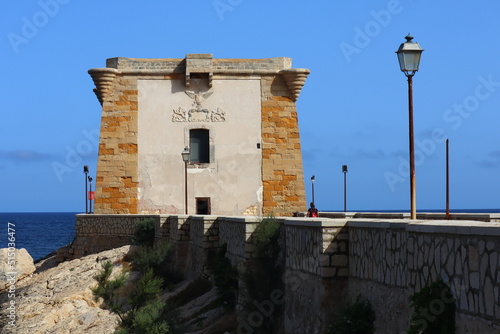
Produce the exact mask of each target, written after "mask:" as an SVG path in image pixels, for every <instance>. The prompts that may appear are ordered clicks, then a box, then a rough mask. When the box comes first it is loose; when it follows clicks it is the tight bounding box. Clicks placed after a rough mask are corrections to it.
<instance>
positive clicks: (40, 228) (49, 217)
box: [0, 209, 500, 260]
mask: <svg viewBox="0 0 500 334" xmlns="http://www.w3.org/2000/svg"><path fill="white" fill-rule="evenodd" d="M321 211H333V210H321ZM337 211H339V210H337ZM352 211H356V212H407V211H408V210H352ZM451 211H452V212H470V213H500V209H477V210H451ZM419 212H444V211H443V210H419ZM75 215H76V212H50V213H49V212H43V213H0V248H6V247H7V246H8V243H9V241H8V237H9V235H8V234H7V233H8V231H7V229H8V227H9V226H8V225H9V224H8V223H11V224H14V226H12V225H10V227H11V228H13V229H14V232H15V235H14V237H15V244H16V248H26V249H27V250H28V252H29V253H30V254H31V256H32V257H33V259H34V260H38V259H41V258H43V257H45V256H47V255H49V254H50V253H52V252H53V251H55V250H57V249H58V248H60V247H63V246H65V245H67V244H69V243H71V242H72V241H73V238H74V237H75Z"/></svg>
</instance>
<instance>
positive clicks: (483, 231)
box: [348, 219, 500, 236]
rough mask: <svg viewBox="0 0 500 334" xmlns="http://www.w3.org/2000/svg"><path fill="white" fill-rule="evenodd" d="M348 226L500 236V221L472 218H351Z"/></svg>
mask: <svg viewBox="0 0 500 334" xmlns="http://www.w3.org/2000/svg"><path fill="white" fill-rule="evenodd" d="M348 225H349V227H354V228H356V227H360V228H381V229H394V228H399V229H406V231H408V232H419V233H443V234H463V235H490V236H500V223H489V222H478V221H474V220H452V221H450V220H432V221H418V220H411V221H408V220H406V219H384V220H383V221H380V220H377V219H352V220H349V221H348Z"/></svg>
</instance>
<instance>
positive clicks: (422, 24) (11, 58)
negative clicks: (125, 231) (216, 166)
mask: <svg viewBox="0 0 500 334" xmlns="http://www.w3.org/2000/svg"><path fill="white" fill-rule="evenodd" d="M0 9H1V13H2V20H1V25H0V27H1V30H0V36H1V37H2V38H1V39H0V51H1V52H0V57H1V61H2V80H1V84H2V89H1V90H0V92H1V93H0V94H1V98H2V107H1V110H2V122H1V126H0V141H1V143H2V145H1V146H0V182H1V185H2V192H1V193H2V194H1V197H0V212H6V211H7V212H8V211H80V212H81V211H84V210H85V209H84V207H85V205H84V204H85V203H84V199H83V196H84V190H83V189H84V175H83V172H82V168H83V165H84V164H87V165H89V166H90V169H91V175H92V176H94V173H95V170H96V161H97V133H98V129H99V124H100V116H101V108H100V105H99V103H98V101H97V99H96V97H95V95H94V93H93V92H92V89H93V87H94V86H93V82H92V80H91V78H90V76H89V75H88V74H87V71H88V70H89V69H91V68H98V67H105V61H106V58H111V57H136V58H183V57H184V56H185V54H187V53H213V55H214V57H215V58H270V57H291V58H292V59H293V67H295V68H308V69H310V70H311V74H310V76H309V77H308V79H307V81H306V84H305V86H304V88H303V90H302V93H301V96H300V98H299V100H298V102H297V107H298V111H299V124H300V131H301V142H302V151H303V160H304V174H305V181H306V183H305V184H306V189H307V196H308V201H310V200H311V182H310V177H311V176H312V175H315V176H316V182H315V200H316V205H317V207H318V208H319V209H329V210H341V209H342V208H343V174H342V169H341V166H342V165H343V164H347V165H348V166H349V172H348V174H347V209H348V210H363V209H368V210H370V209H377V210H384V209H385V210H390V209H400V210H406V209H409V178H408V169H407V161H408V100H407V82H406V77H405V76H404V75H403V73H401V72H400V70H399V66H398V62H397V57H396V55H395V54H394V51H396V50H397V48H398V47H399V44H400V43H402V42H404V37H405V36H406V35H407V34H408V33H411V34H412V35H413V36H414V37H415V39H414V40H415V41H417V42H419V43H420V45H421V46H422V48H423V49H424V50H425V51H424V53H423V55H422V61H421V66H420V71H419V72H418V73H417V74H416V75H415V77H414V85H413V86H414V113H415V117H414V121H415V141H416V149H417V151H416V163H417V168H416V174H417V210H419V211H420V210H425V209H441V208H444V206H445V144H444V139H445V138H449V140H450V191H451V199H450V203H451V208H452V209H474V208H499V207H500V140H499V139H500V138H499V137H500V135H499V134H500V131H499V130H498V127H499V124H500V110H499V107H500V60H499V59H500V58H499V54H500V43H499V42H498V40H497V39H498V38H497V36H498V34H499V32H500V20H498V13H500V3H499V2H498V1H494V0H483V1H477V2H470V1H464V0H456V1H453V2H451V1H440V2H437V1H430V0H399V1H398V0H390V1H387V0H383V1H382V0H374V1H340V0H335V1H333V0H330V1H315V2H305V1H290V0H288V1H284V0H273V1H258V0H253V1H251V0H205V1H201V0H197V1H195V0H184V1H142V2H139V1H131V0H130V1H127V0H121V1H118V0H108V1H76V0H40V1H3V2H2V4H0Z"/></svg>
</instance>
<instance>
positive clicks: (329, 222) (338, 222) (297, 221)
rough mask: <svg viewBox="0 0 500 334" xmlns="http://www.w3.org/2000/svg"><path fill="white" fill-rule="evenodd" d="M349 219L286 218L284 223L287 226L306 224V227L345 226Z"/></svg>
mask: <svg viewBox="0 0 500 334" xmlns="http://www.w3.org/2000/svg"><path fill="white" fill-rule="evenodd" d="M347 222H348V220H347V219H330V218H321V217H317V218H310V217H304V218H296V217H294V218H284V219H283V224H284V225H287V226H304V227H318V228H324V227H344V226H346V225H347Z"/></svg>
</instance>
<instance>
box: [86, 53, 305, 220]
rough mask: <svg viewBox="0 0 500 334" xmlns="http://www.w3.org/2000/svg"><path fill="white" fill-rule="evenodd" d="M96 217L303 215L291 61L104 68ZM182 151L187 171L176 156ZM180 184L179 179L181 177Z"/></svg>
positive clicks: (138, 62)
mask: <svg viewBox="0 0 500 334" xmlns="http://www.w3.org/2000/svg"><path fill="white" fill-rule="evenodd" d="M89 74H90V75H91V76H92V79H93V80H94V83H95V86H96V88H95V89H94V92H95V93H96V95H97V98H98V99H99V102H100V103H101V105H102V120H101V132H100V142H99V157H98V164H97V175H96V189H95V190H96V196H95V213H99V214H117V213H120V214H121V213H124V214H137V213H139V214H140V213H161V214H182V213H184V212H185V204H184V203H185V195H186V192H185V183H186V184H187V203H188V204H187V205H188V208H187V211H188V213H189V214H216V215H261V214H268V213H274V214H275V215H276V216H291V215H292V213H293V212H296V211H304V210H305V209H306V201H305V188H304V175H303V170H302V155H301V149H300V136H299V128H298V118H297V110H296V104H295V101H296V100H297V98H298V96H299V93H300V91H301V89H302V86H303V85H304V82H305V80H306V77H307V75H308V74H309V70H307V69H292V68H291V59H290V58H270V59H213V58H212V55H211V54H188V55H186V58H185V59H132V58H121V57H120V58H110V59H108V60H107V62H106V68H97V69H92V70H90V71H89ZM185 147H187V148H188V149H189V154H190V155H189V162H188V163H186V164H185V163H184V161H183V159H182V157H181V153H182V152H183V150H184V148H185ZM185 176H186V177H185Z"/></svg>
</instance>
